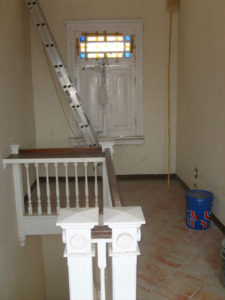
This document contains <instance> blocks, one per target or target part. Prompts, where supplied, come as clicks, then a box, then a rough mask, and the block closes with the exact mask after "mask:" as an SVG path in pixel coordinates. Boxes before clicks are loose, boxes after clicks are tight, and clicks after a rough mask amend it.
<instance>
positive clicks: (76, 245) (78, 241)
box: [70, 234, 87, 250]
mask: <svg viewBox="0 0 225 300" xmlns="http://www.w3.org/2000/svg"><path fill="white" fill-rule="evenodd" d="M70 246H71V247H72V248H73V249H74V250H82V249H84V248H85V247H86V246H87V239H86V237H85V236H83V235H78V234H75V235H73V236H72V237H71V239H70Z"/></svg>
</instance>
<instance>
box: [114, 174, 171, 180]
mask: <svg viewBox="0 0 225 300" xmlns="http://www.w3.org/2000/svg"><path fill="white" fill-rule="evenodd" d="M167 177H168V175H167V174H130V175H116V178H117V179H118V180H145V179H146V180H147V179H167ZM170 178H171V179H175V178H176V174H170Z"/></svg>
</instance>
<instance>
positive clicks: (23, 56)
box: [0, 0, 45, 300]
mask: <svg viewBox="0 0 225 300" xmlns="http://www.w3.org/2000/svg"><path fill="white" fill-rule="evenodd" d="M28 28H29V27H28V16H27V10H26V9H25V5H24V1H23V0H8V1H0V41H1V46H0V160H2V159H3V158H4V157H5V156H7V155H8V146H9V144H10V143H15V142H19V143H20V144H21V146H22V147H32V146H33V147H34V146H35V142H34V141H35V134H34V118H33V104H32V82H31V61H30V52H29V43H28V41H29V32H28ZM0 191H1V193H0V299H1V300H31V299H32V300H44V299H45V280H44V268H43V256H42V243H41V238H40V237H29V238H28V239H27V243H26V246H25V247H20V246H19V241H18V234H17V222H16V211H15V203H14V193H13V186H12V170H11V168H10V167H8V168H7V169H6V170H3V168H2V166H1V167H0Z"/></svg>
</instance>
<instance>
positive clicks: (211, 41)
mask: <svg viewBox="0 0 225 300" xmlns="http://www.w3.org/2000/svg"><path fill="white" fill-rule="evenodd" d="M224 13H225V2H224V0H214V1H211V0H198V1H196V0H183V1H181V7H180V15H179V60H178V65H179V71H178V74H179V81H178V91H179V92H178V108H177V116H178V123H177V124H178V125H177V128H178V129H177V130H178V131H177V174H178V175H179V176H180V177H181V178H182V179H183V180H184V181H185V182H186V183H187V184H188V185H189V186H191V187H193V186H194V183H197V187H198V188H204V189H208V190H210V191H212V192H214V194H215V201H214V212H215V214H216V216H217V217H218V218H219V219H220V220H221V221H222V222H223V223H224V224H225V181H224V177H225V164H224V153H225V131H224V128H225V85H224V82H225V39H224V36H225V18H224ZM195 167H197V168H198V170H199V177H198V179H197V180H194V176H193V171H194V168H195Z"/></svg>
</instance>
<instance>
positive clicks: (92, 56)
mask: <svg viewBox="0 0 225 300" xmlns="http://www.w3.org/2000/svg"><path fill="white" fill-rule="evenodd" d="M87 58H104V53H88V54H87Z"/></svg>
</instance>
